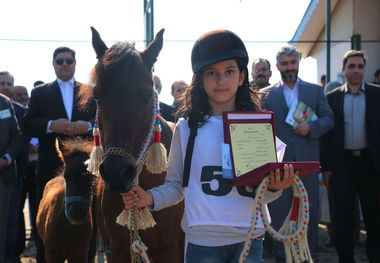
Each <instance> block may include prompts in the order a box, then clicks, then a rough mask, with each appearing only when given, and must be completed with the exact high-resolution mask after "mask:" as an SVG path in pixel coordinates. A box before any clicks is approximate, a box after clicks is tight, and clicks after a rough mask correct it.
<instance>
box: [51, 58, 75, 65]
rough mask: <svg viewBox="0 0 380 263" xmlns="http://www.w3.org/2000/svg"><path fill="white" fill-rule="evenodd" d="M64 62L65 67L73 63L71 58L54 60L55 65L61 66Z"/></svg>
mask: <svg viewBox="0 0 380 263" xmlns="http://www.w3.org/2000/svg"><path fill="white" fill-rule="evenodd" d="M65 61H66V64H67V65H71V64H73V63H74V59H72V58H59V59H56V60H55V63H57V65H60V66H62V65H63V63H64V62H65Z"/></svg>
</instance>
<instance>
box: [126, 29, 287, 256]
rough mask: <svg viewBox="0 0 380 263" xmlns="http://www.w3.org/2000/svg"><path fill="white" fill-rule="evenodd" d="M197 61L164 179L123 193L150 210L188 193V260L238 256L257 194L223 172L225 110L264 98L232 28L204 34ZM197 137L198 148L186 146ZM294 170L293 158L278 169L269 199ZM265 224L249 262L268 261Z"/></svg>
mask: <svg viewBox="0 0 380 263" xmlns="http://www.w3.org/2000/svg"><path fill="white" fill-rule="evenodd" d="M191 62H192V69H193V72H194V76H193V80H192V83H191V85H190V87H189V88H188V90H187V91H186V95H185V98H184V106H183V107H182V108H181V113H182V116H183V117H184V118H181V119H180V120H179V121H178V123H177V125H176V128H175V131H174V135H173V139H172V145H171V150H170V155H169V169H168V173H167V176H166V181H165V183H164V184H163V185H161V186H159V187H156V188H152V189H150V190H148V191H144V190H143V189H142V188H140V187H133V188H132V189H131V190H130V191H129V192H128V193H126V194H123V199H124V202H125V205H126V208H127V209H130V208H132V207H134V206H137V207H144V206H148V207H150V208H151V209H152V210H160V209H163V208H165V207H168V206H171V205H174V204H176V203H178V202H180V201H181V200H183V199H184V201H185V212H184V216H183V220H182V228H183V230H184V232H185V234H186V240H187V241H188V246H187V252H186V262H187V263H202V262H205V263H206V262H207V263H213V262H215V263H221V262H226V263H227V262H228V263H229V262H238V260H239V256H240V253H241V251H242V249H243V245H244V241H245V239H246V236H247V233H248V230H249V226H250V225H251V218H252V205H253V204H252V202H253V200H252V196H253V195H254V194H253V190H252V189H250V190H251V191H249V189H246V187H232V186H231V184H230V183H229V182H227V181H225V180H224V179H223V178H222V167H221V166H222V151H221V148H222V143H223V120H222V113H223V111H236V110H237V111H246V110H250V111H255V110H259V100H258V96H257V94H256V93H255V92H253V91H252V90H251V89H250V88H249V83H248V76H247V75H248V69H247V64H248V54H247V51H246V48H245V46H244V43H243V42H242V40H241V39H240V38H239V37H238V36H237V35H236V34H234V33H233V32H231V31H228V30H216V31H211V32H209V33H207V34H205V35H203V36H201V37H200V38H199V39H198V40H197V41H196V42H195V44H194V47H193V50H192V54H191ZM189 136H190V139H189ZM192 140H193V152H192V153H191V150H188V151H189V152H188V153H187V149H188V148H189V147H188V146H189V145H191V144H192V143H191V142H190V143H189V144H188V141H192ZM191 148H192V147H191V146H190V148H189V149H191ZM186 154H187V155H188V156H187V157H186V158H185V156H186ZM185 159H186V160H185ZM188 159H190V160H191V161H189V160H188ZM184 167H185V168H184ZM292 175H293V168H292V167H291V165H290V166H289V167H288V166H287V165H286V167H285V171H284V178H283V179H282V180H281V179H280V171H279V170H276V171H275V172H273V171H272V172H271V174H270V177H271V182H270V184H269V187H268V189H269V190H270V191H273V192H267V193H266V196H265V200H264V201H265V202H270V201H272V200H274V199H276V198H278V197H279V196H280V195H281V191H277V190H280V189H285V188H287V187H289V186H290V185H291V182H292ZM267 211H268V210H267ZM267 213H268V212H267ZM259 224H262V222H259ZM258 226H259V225H258ZM261 226H262V225H261ZM264 232H265V230H264V228H263V226H262V228H261V229H260V228H258V230H257V233H255V236H259V238H256V239H255V240H254V241H253V244H252V248H251V250H250V253H249V255H248V257H247V259H246V262H247V263H248V262H250V263H253V262H255V263H259V262H262V242H263V241H262V240H263V236H264ZM168 234H169V233H168ZM260 234H261V235H260Z"/></svg>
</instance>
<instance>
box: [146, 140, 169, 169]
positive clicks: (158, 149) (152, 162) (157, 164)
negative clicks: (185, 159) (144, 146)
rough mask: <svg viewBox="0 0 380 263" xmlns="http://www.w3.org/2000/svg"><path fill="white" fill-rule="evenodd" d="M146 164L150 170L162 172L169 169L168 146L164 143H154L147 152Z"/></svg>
mask: <svg viewBox="0 0 380 263" xmlns="http://www.w3.org/2000/svg"><path fill="white" fill-rule="evenodd" d="M145 166H146V168H147V169H148V171H149V172H151V173H154V174H161V173H163V172H166V171H167V169H168V159H167V157H166V148H165V146H164V145H163V144H162V143H156V142H155V143H153V144H152V145H151V146H150V147H149V148H148V150H147V152H146V157H145Z"/></svg>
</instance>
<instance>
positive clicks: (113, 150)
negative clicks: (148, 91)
mask: <svg viewBox="0 0 380 263" xmlns="http://www.w3.org/2000/svg"><path fill="white" fill-rule="evenodd" d="M159 113H160V109H159V102H158V93H157V91H156V90H155V89H153V100H152V119H151V122H150V127H149V130H148V134H147V135H146V137H145V140H144V143H143V144H142V146H141V147H140V152H139V154H138V156H137V158H136V157H134V155H133V154H132V153H130V152H129V151H128V150H126V149H124V148H121V147H107V148H106V150H105V152H104V157H105V156H107V155H117V156H122V157H127V158H130V159H131V160H134V161H135V165H136V167H138V166H139V165H141V164H142V161H143V159H144V157H145V153H146V151H147V150H148V147H149V145H150V143H151V141H152V138H153V136H154V135H153V130H154V127H155V126H156V125H157V123H156V118H157V116H158V114H159Z"/></svg>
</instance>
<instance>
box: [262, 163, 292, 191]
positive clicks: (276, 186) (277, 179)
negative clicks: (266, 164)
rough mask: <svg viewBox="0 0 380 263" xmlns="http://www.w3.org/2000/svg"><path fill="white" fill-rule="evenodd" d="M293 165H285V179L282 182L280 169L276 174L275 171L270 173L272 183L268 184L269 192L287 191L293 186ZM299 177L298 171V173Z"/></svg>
mask: <svg viewBox="0 0 380 263" xmlns="http://www.w3.org/2000/svg"><path fill="white" fill-rule="evenodd" d="M293 173H294V170H293V165H291V164H290V165H288V164H285V165H284V177H283V178H282V180H281V175H280V169H276V171H275V173H274V172H273V171H271V172H270V182H269V184H268V190H269V191H276V190H281V189H286V188H288V187H289V186H291V185H292V180H293ZM296 175H298V171H297V172H296Z"/></svg>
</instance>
